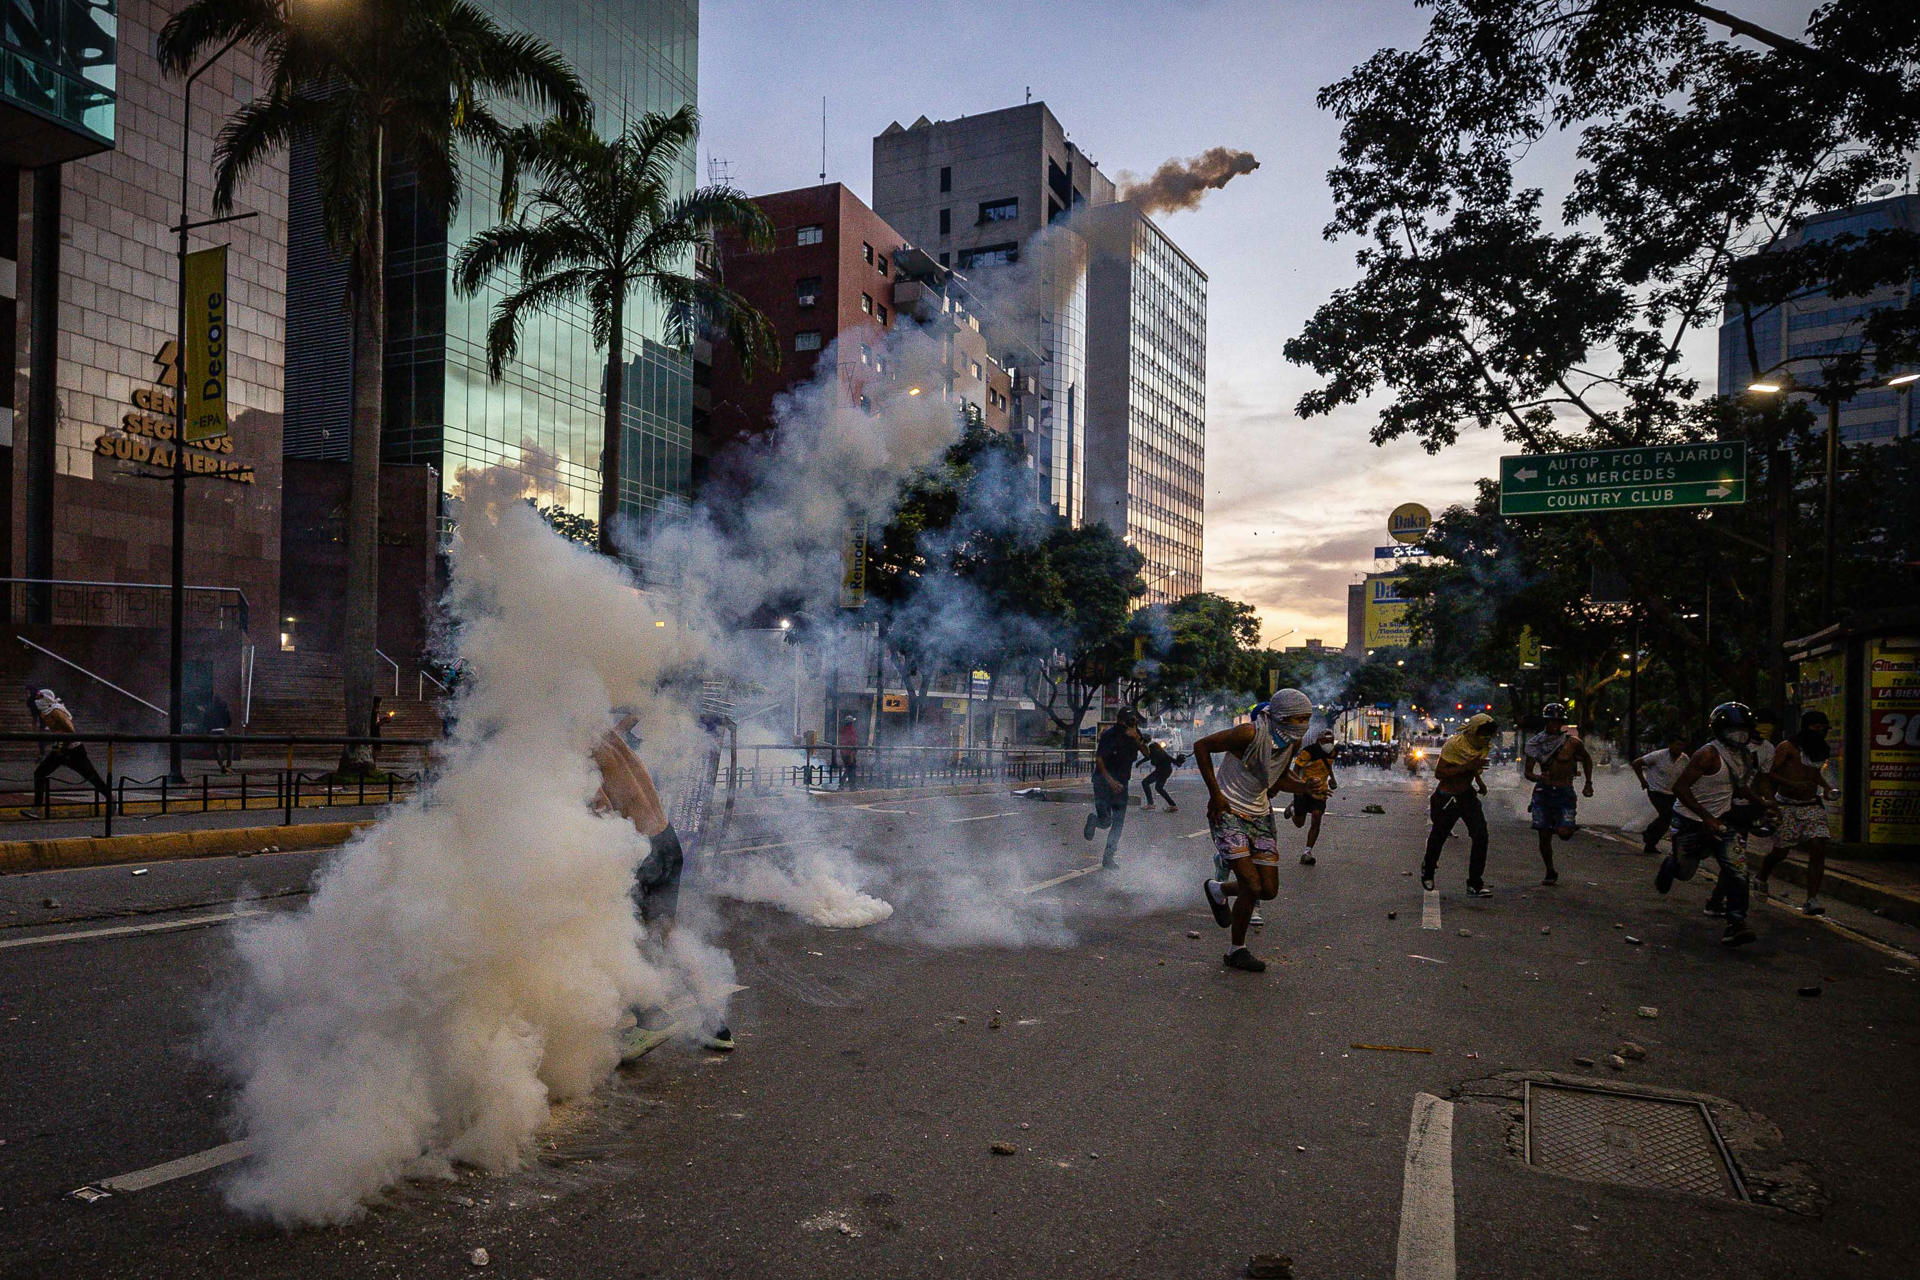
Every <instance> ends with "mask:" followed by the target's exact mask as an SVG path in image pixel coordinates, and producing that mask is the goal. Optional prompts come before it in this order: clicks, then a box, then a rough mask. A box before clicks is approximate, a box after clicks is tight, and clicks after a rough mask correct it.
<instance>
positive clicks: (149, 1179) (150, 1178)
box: [75, 1142, 251, 1194]
mask: <svg viewBox="0 0 1920 1280" xmlns="http://www.w3.org/2000/svg"><path fill="white" fill-rule="evenodd" d="M250 1149H251V1147H250V1145H249V1144H248V1143H246V1142H229V1143H227V1144H226V1145H224V1146H219V1147H213V1148H211V1149H209V1150H206V1151H199V1152H195V1153H194V1154H193V1155H190V1156H181V1157H180V1158H179V1159H178V1160H169V1161H167V1162H166V1163H165V1164H156V1165H154V1166H153V1167H152V1168H150V1169H138V1170H135V1171H134V1172H133V1173H123V1174H120V1175H119V1176H117V1177H112V1178H102V1179H100V1181H98V1182H93V1183H89V1184H87V1185H88V1186H90V1187H98V1188H99V1189H100V1190H102V1191H118V1192H120V1193H122V1194H125V1193H127V1192H129V1191H145V1190H146V1189H147V1188H148V1187H157V1186H159V1185H160V1184H161V1183H163V1182H172V1181H173V1180H174V1179H175V1178H190V1177H192V1176H193V1175H194V1174H196V1173H205V1172H206V1171H207V1170H209V1169H218V1168H219V1167H220V1166H221V1165H223V1164H232V1163H233V1162H234V1161H235V1160H240V1159H244V1158H245V1157H246V1155H247V1152H248V1151H249V1150H250ZM84 1189H85V1188H82V1190H84ZM75 1194H78V1193H77V1192H76V1193H75Z"/></svg>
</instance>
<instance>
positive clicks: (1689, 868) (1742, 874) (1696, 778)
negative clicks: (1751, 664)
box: [1653, 702, 1765, 947]
mask: <svg viewBox="0 0 1920 1280" xmlns="http://www.w3.org/2000/svg"><path fill="white" fill-rule="evenodd" d="M1708 727H1709V729H1710V730H1711V733H1712V736H1711V738H1709V740H1708V742H1707V745H1706V746H1704V747H1702V748H1700V749H1699V750H1698V751H1696V752H1694V753H1693V756H1692V758H1691V759H1689V760H1688V761H1687V767H1686V768H1685V769H1682V770H1681V771H1680V776H1679V777H1678V778H1676V779H1674V783H1673V795H1674V799H1675V800H1676V801H1677V803H1676V804H1675V805H1674V809H1673V817H1674V832H1673V852H1672V853H1670V854H1668V855H1667V856H1666V858H1665V859H1663V860H1662V861H1661V863H1660V870H1659V873H1658V874H1657V875H1655V876H1654V880H1653V887H1654V888H1655V889H1657V890H1659V891H1660V892H1661V893H1666V892H1667V891H1668V890H1670V889H1672V888H1673V882H1674V881H1675V880H1691V879H1693V873H1694V872H1695V871H1696V870H1698V869H1699V866H1700V863H1701V862H1702V861H1703V860H1704V859H1707V858H1712V859H1713V861H1714V863H1715V865H1716V866H1718V867H1719V870H1720V884H1721V885H1722V886H1723V887H1724V888H1725V889H1726V891H1727V928H1726V932H1725V933H1723V934H1721V936H1720V945H1722V946H1726V947H1739V946H1744V945H1746V944H1747V943H1749V942H1752V941H1753V940H1754V933H1753V930H1751V929H1749V928H1748V927H1747V868H1746V864H1745V862H1744V861H1743V860H1742V858H1741V857H1740V855H1739V854H1737V853H1736V852H1734V850H1733V828H1732V827H1731V826H1730V825H1728V822H1727V814H1728V812H1729V811H1730V810H1731V809H1732V808H1733V802H1734V800H1735V798H1736V797H1739V798H1743V799H1745V800H1747V801H1748V802H1749V803H1751V804H1754V805H1756V806H1763V805H1764V804H1765V801H1764V800H1762V799H1761V797H1760V795H1759V793H1758V792H1757V791H1756V790H1755V789H1754V784H1755V782H1756V770H1755V768H1754V761H1753V755H1752V753H1750V752H1749V751H1748V750H1747V743H1748V742H1749V741H1751V740H1752V738H1753V713H1752V712H1751V711H1749V710H1747V707H1746V704H1744V703H1740V702H1723V703H1721V704H1720V705H1719V706H1717V707H1715V708H1714V709H1713V714H1712V716H1711V718H1710V719H1709V721H1708Z"/></svg>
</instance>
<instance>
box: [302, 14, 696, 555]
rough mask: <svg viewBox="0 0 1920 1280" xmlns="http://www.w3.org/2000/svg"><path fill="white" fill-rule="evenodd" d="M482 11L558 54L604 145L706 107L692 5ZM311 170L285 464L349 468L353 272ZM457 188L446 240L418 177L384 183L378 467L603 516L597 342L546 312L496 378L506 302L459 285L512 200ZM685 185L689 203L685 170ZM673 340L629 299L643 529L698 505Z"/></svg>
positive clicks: (628, 403) (637, 498)
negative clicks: (503, 203) (497, 318)
mask: <svg viewBox="0 0 1920 1280" xmlns="http://www.w3.org/2000/svg"><path fill="white" fill-rule="evenodd" d="M481 7H482V8H483V9H485V10H487V11H488V12H489V13H490V14H491V15H492V16H493V17H494V18H496V19H497V20H498V21H500V22H501V23H502V24H503V25H505V26H507V27H509V28H513V29H517V30H521V31H527V32H532V33H534V34H536V35H539V36H540V37H541V38H543V39H545V40H547V41H548V42H550V43H551V44H553V45H554V46H555V47H556V48H557V49H558V50H559V51H560V53H561V54H562V55H563V56H564V57H565V58H566V59H567V60H568V61H569V62H570V63H571V64H572V66H573V67H574V69H575V70H576V71H577V72H578V73H579V75H580V77H581V79H582V80H583V81H585V82H586V85H587V88H588V90H589V91H590V92H591V93H592V95H593V97H594V100H595V102H596V103H598V104H599V107H600V120H601V127H602V128H608V127H612V123H613V122H617V121H618V120H619V119H620V118H621V114H622V112H629V113H633V114H638V113H639V112H642V111H673V110H676V109H677V108H679V107H680V106H682V105H684V104H687V103H692V102H694V101H695V99H696V92H697V81H698V72H699V17H700V11H699V4H698V0H634V2H633V3H625V4H611V3H603V2H600V0H592V2H589V3H579V4H576V3H570V2H568V0H481ZM501 114H502V116H503V117H505V118H506V120H507V123H509V124H517V123H521V122H522V121H523V120H530V119H531V116H530V115H529V114H528V112H527V110H526V109H525V108H522V107H518V106H505V107H503V108H501ZM312 165H313V160H312V154H311V151H310V150H309V149H307V148H304V147H301V148H296V149H295V151H294V155H293V188H292V195H293V218H292V221H293V226H292V236H293V253H292V263H291V274H292V277H293V279H294V281H295V284H296V288H295V291H294V295H295V304H294V306H293V307H292V308H291V309H290V314H289V317H288V328H289V334H290V336H291V338H292V342H291V344H290V346H291V350H292V352H293V356H292V360H291V362H290V364H289V367H288V370H287V381H288V388H289V400H290V404H291V410H290V413H289V417H288V423H287V451H288V453H289V455H290V456H297V457H302V458H316V459H344V458H345V457H346V456H347V455H346V449H347V437H348V424H349V419H350V409H351V404H352V390H353V388H352V382H351V378H350V377H349V370H348V368H347V351H348V346H347V343H348V339H349V332H348V328H347V325H346V323H345V317H344V315H343V313H342V311H341V310H340V299H341V297H342V296H343V294H344V290H345V288H346V270H345V265H344V264H343V263H341V262H339V261H338V260H337V259H334V258H333V257H332V255H331V254H329V253H328V252H327V250H326V245H325V241H324V237H323V235H322V233H321V225H320V206H319V200H318V192H317V190H316V189H315V187H314V184H313V177H312ZM463 179H464V182H465V186H464V191H463V195H462V199H461V204H460V208H459V211H458V213H457V215H456V216H455V217H454V218H453V220H452V223H451V225H449V222H448V218H447V216H446V211H445V210H443V209H438V208H434V207H432V206H431V205H430V204H428V203H427V202H425V201H423V200H421V199H420V198H419V189H418V187H417V185H416V184H415V182H414V181H413V179H412V177H411V176H410V175H409V174H406V173H404V172H395V173H394V174H393V175H392V176H391V177H390V178H389V179H388V191H387V199H388V209H387V236H388V241H387V261H388V275H387V308H388V314H387V325H388V328H387V357H386V367H387V373H386V387H385V416H386V423H385V432H384V460H385V461H387V462H389V463H412V464H425V465H430V466H432V467H434V468H436V469H437V470H438V471H439V473H440V474H441V476H442V477H443V478H445V479H447V480H450V479H451V478H452V477H453V476H454V475H455V474H457V473H458V472H459V471H460V469H461V468H463V467H479V466H490V465H507V466H512V467H517V468H520V469H523V470H525V471H527V472H528V473H529V474H530V475H531V476H532V477H533V478H534V483H535V487H536V493H537V496H538V498H539V500H540V501H541V502H542V504H545V503H548V502H551V503H554V504H556V505H558V506H560V507H562V508H564V509H566V510H568V511H573V512H576V513H579V514H582V515H586V516H590V517H597V515H598V514H599V494H600V442H601V435H602V423H603V416H604V415H603V404H604V400H603V397H602V386H603V383H604V381H605V367H606V358H605V353H604V352H603V351H601V350H600V349H598V348H597V347H596V346H595V345H594V343H593V339H592V334H591V329H590V325H589V321H588V316H587V314H586V312H585V310H584V308H580V307H567V308H563V309H557V310H552V311H545V312H541V313H539V314H537V315H533V316H530V317H528V318H527V320H526V322H525V324H524V327H523V329H522V336H521V342H520V358H519V359H518V360H517V361H516V362H515V363H514V364H512V365H510V366H508V368H507V369H506V370H505V371H504V374H503V376H502V378H501V379H500V381H498V382H493V381H491V380H489V379H488V377H487V370H486V330H487V324H488V321H489V319H490V317H491V314H492V311H493V308H494V306H495V304H496V303H497V302H498V301H499V300H500V298H501V297H502V296H503V295H504V293H505V291H506V290H505V286H504V285H503V284H501V283H499V282H495V283H493V284H490V285H489V286H488V287H487V288H485V289H484V290H482V291H481V293H479V294H478V295H476V296H475V297H473V298H462V297H460V296H458V295H457V294H455V293H454V291H453V289H452V288H451V286H450V279H449V277H450V271H451V265H452V261H453V258H454V256H455V255H457V254H458V252H459V250H460V247H461V246H462V245H463V244H464V243H465V242H466V241H467V240H468V239H469V238H470V237H471V236H472V235H473V234H474V233H475V232H477V231H479V230H481V229H482V228H483V227H485V226H487V225H489V224H490V223H491V222H492V220H493V219H494V218H495V217H496V216H497V214H498V210H499V194H500V193H499V185H498V178H497V175H496V174H495V173H494V172H493V171H492V170H491V168H490V167H488V166H485V165H480V164H470V165H468V166H466V168H465V172H464V174H463ZM676 181H677V182H678V184H679V185H680V187H681V189H683V190H687V189H691V188H692V186H693V184H694V160H693V156H692V155H691V153H689V154H688V155H687V156H685V157H684V158H683V161H682V163H681V166H680V169H679V172H678V173H677V175H676ZM663 333H664V327H663V323H662V315H661V312H660V309H659V306H658V304H656V303H655V302H654V301H653V300H652V299H650V298H646V297H643V296H639V295H636V296H635V297H634V298H632V299H630V300H629V303H628V308H627V350H628V351H630V352H632V353H633V354H632V357H631V360H630V362H629V364H628V367H627V371H626V386H625V398H624V402H623V403H624V412H625V416H626V419H627V422H626V428H627V435H626V441H625V445H624V447H623V448H622V450H621V470H622V474H621V476H620V505H621V509H622V510H623V511H626V512H630V513H635V514H638V513H640V512H643V511H646V510H650V509H652V508H653V507H655V506H657V505H659V504H660V503H662V502H673V501H681V500H684V499H685V498H686V497H687V495H688V494H689V493H690V491H691V488H692V467H693V449H692V443H693V442H692V417H693V362H692V359H691V358H690V357H689V356H688V355H686V354H683V353H681V352H679V351H677V350H674V349H672V348H670V347H668V346H666V345H665V344H664V343H663V342H662V340H661V339H662V336H663Z"/></svg>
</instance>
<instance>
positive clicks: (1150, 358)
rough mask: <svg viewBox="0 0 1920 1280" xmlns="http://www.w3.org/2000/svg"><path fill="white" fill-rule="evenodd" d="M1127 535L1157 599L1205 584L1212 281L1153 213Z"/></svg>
mask: <svg viewBox="0 0 1920 1280" xmlns="http://www.w3.org/2000/svg"><path fill="white" fill-rule="evenodd" d="M1129 310H1130V313H1131V314H1130V317H1129V325H1128V328H1129V335H1130V340H1129V342H1128V370H1127V377H1128V384H1129V385H1128V388H1127V391H1128V394H1127V401H1128V405H1127V535H1128V537H1129V538H1131V540H1132V542H1133V545H1134V546H1135V547H1137V548H1138V549H1139V550H1140V552H1141V554H1143V555H1145V556H1146V558H1147V569H1146V577H1147V583H1148V593H1149V594H1148V598H1149V599H1150V600H1177V599H1179V598H1180V597H1181V596H1183V595H1187V594H1189V593H1191V592H1195V591H1198V590H1200V560H1201V551H1202V538H1201V521H1202V515H1203V512H1204V509H1205V500H1206V498H1205V494H1206V488H1205V478H1206V475H1205V467H1206V442H1207V278H1206V276H1205V275H1203V274H1201V272H1200V269H1199V268H1198V267H1196V266H1194V265H1193V263H1192V262H1190V261H1189V260H1188V259H1187V257H1186V255H1184V254H1182V253H1181V252H1180V251H1179V250H1178V249H1176V248H1175V247H1174V245H1173V242H1172V241H1171V240H1168V239H1167V237H1166V236H1165V235H1163V234H1162V233H1161V232H1160V230H1159V228H1157V227H1155V226H1154V225H1153V223H1152V222H1150V221H1148V220H1147V219H1146V218H1135V219H1134V220H1133V283H1132V289H1131V298H1130V299H1129Z"/></svg>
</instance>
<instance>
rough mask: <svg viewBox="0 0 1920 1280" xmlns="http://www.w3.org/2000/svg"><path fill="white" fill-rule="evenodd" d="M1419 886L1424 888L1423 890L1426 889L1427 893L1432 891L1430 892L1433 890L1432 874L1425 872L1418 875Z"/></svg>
mask: <svg viewBox="0 0 1920 1280" xmlns="http://www.w3.org/2000/svg"><path fill="white" fill-rule="evenodd" d="M1420 887H1421V888H1422V889H1424V890H1426V891H1427V892H1428V893H1432V892H1433V877H1432V876H1430V875H1426V874H1424V873H1422V875H1421V876H1420Z"/></svg>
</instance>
